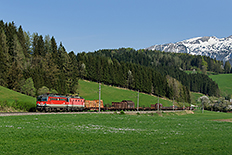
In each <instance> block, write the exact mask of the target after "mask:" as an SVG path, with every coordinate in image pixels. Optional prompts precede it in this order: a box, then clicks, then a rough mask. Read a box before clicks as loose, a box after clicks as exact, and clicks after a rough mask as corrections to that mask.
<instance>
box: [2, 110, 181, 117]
mask: <svg viewBox="0 0 232 155" xmlns="http://www.w3.org/2000/svg"><path fill="white" fill-rule="evenodd" d="M180 111H183V110H175V111H172V110H170V111H162V112H180ZM115 112H117V114H120V111H104V112H100V113H101V114H115ZM160 112H161V111H124V113H125V114H131V115H133V114H137V113H140V114H146V113H160ZM88 113H99V112H0V116H20V115H52V114H88Z"/></svg>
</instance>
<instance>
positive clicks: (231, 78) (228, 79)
mask: <svg viewBox="0 0 232 155" xmlns="http://www.w3.org/2000/svg"><path fill="white" fill-rule="evenodd" d="M209 77H210V78H212V79H213V80H214V81H215V82H216V83H218V86H219V89H220V91H221V93H222V95H227V94H230V95H231V94H232V74H219V75H210V76H209Z"/></svg>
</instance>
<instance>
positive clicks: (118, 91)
mask: <svg viewBox="0 0 232 155" xmlns="http://www.w3.org/2000/svg"><path fill="white" fill-rule="evenodd" d="M98 90H99V85H98V83H95V82H89V81H84V80H79V95H80V96H81V97H83V98H85V99H86V100H93V99H98V98H99V94H98ZM137 96H138V92H136V91H131V90H128V89H124V88H117V87H113V86H108V85H104V84H102V85H101V99H102V100H103V103H104V104H106V103H109V104H111V102H120V101H122V100H132V101H134V103H135V105H137ZM159 102H160V103H162V104H163V106H171V105H172V101H171V100H168V99H162V98H159ZM155 103H158V97H156V96H151V95H148V94H144V93H139V105H140V106H142V105H144V106H145V107H148V106H150V105H151V104H155Z"/></svg>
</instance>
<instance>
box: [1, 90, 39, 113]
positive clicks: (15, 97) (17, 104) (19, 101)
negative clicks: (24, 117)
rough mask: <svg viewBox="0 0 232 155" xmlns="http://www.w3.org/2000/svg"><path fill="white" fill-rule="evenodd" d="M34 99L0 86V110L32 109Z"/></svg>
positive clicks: (33, 108) (33, 107)
mask: <svg viewBox="0 0 232 155" xmlns="http://www.w3.org/2000/svg"><path fill="white" fill-rule="evenodd" d="M35 103H36V99H35V98H34V97H31V96H27V95H24V94H21V93H18V92H15V91H13V90H10V89H7V88H5V87H2V86H0V111H2V112H14V111H33V110H35Z"/></svg>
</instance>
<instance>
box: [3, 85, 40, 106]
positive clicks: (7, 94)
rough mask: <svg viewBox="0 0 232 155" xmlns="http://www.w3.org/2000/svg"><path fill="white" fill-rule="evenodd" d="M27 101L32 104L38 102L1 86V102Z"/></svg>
mask: <svg viewBox="0 0 232 155" xmlns="http://www.w3.org/2000/svg"><path fill="white" fill-rule="evenodd" d="M15 100H17V101H25V102H31V103H34V104H35V102H36V98H34V97H31V96H27V95H24V94H21V93H18V92H16V91H13V90H10V89H8V88H5V87H2V86H0V101H9V102H13V101H15Z"/></svg>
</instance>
